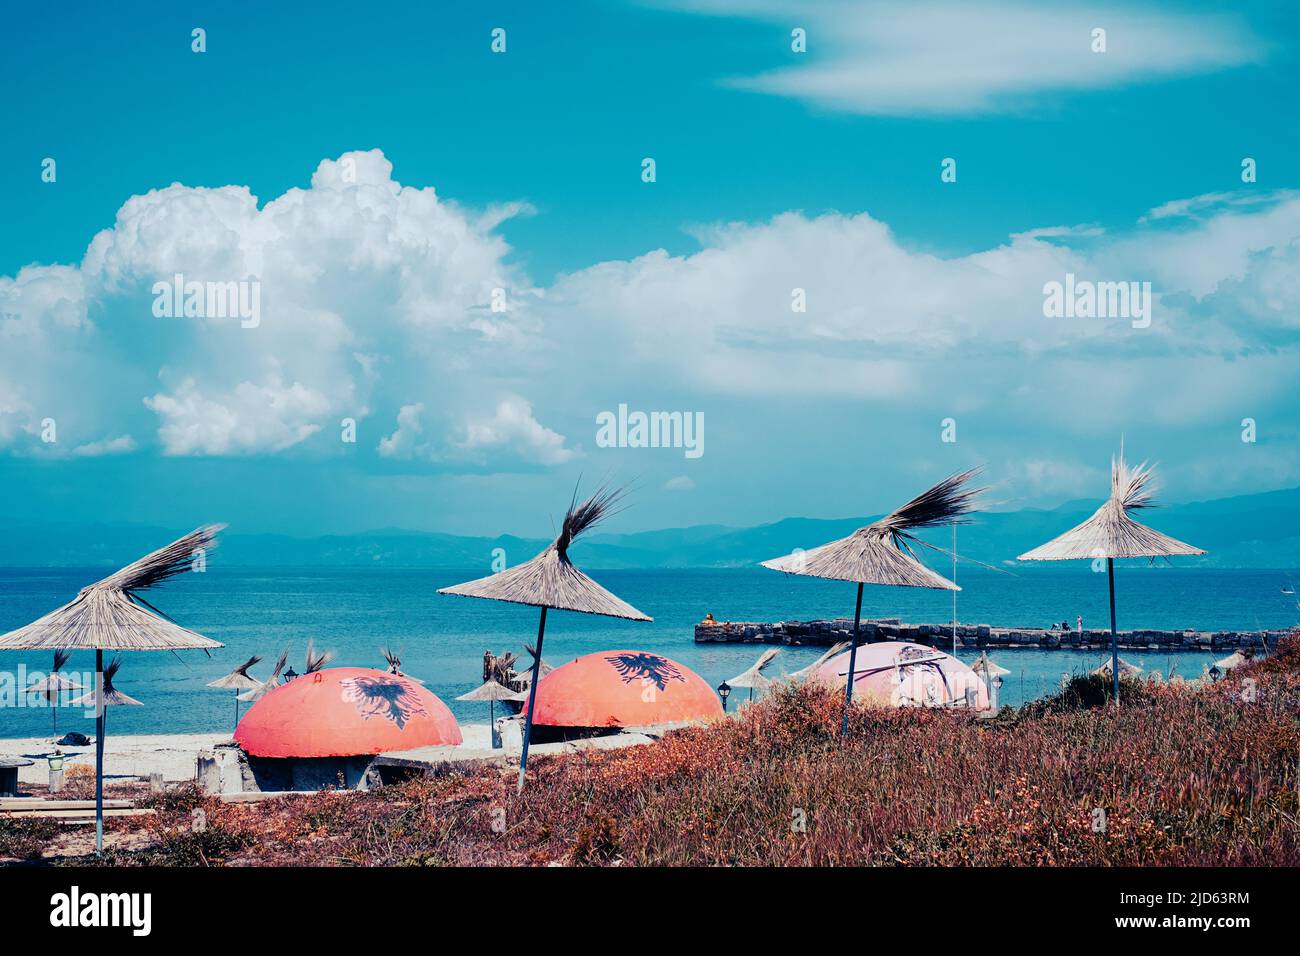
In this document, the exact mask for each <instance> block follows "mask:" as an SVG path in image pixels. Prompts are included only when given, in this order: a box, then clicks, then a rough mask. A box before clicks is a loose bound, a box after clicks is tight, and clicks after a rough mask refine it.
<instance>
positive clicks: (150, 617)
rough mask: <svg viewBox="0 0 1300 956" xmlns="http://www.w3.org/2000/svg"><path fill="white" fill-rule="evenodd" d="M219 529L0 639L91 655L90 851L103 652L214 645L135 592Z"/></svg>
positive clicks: (98, 779)
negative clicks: (92, 776) (92, 779)
mask: <svg viewBox="0 0 1300 956" xmlns="http://www.w3.org/2000/svg"><path fill="white" fill-rule="evenodd" d="M220 530H221V527H220V526H219V525H212V526H209V527H206V528H199V529H198V530H197V531H193V532H191V533H190V534H187V535H186V536H185V537H183V538H180V539H178V540H176V541H173V542H172V543H171V544H169V545H167V547H165V548H162V549H160V550H158V551H155V552H153V553H152V554H149V555H146V556H145V557H143V558H141V559H140V560H139V561H136V562H135V563H134V564H130V565H127V566H126V567H125V568H123V569H122V570H120V571H118V572H116V573H115V574H111V575H109V576H108V577H106V578H104V579H103V580H102V581H96V582H95V583H94V584H91V585H89V586H88V587H84V588H82V589H81V593H79V594H78V595H77V596H76V598H74V599H73V600H72V601H70V602H69V603H67V604H65V605H63V607H61V608H59V609H57V610H55V611H51V612H50V613H49V614H47V615H45V616H44V617H42V618H39V619H38V620H36V621H33V622H32V623H31V624H28V625H27V626H26V627H20V628H19V629H18V630H16V631H10V632H9V633H8V634H5V635H2V636H0V650H69V651H79V650H93V651H94V652H95V672H96V679H95V694H96V704H95V849H96V850H103V848H104V703H105V700H104V651H106V650H109V651H177V650H205V651H206V650H209V649H211V648H215V647H221V644H220V643H218V642H217V641H214V640H211V639H210V638H206V637H204V636H203V635H201V634H195V633H194V632H193V631H190V630H186V629H185V628H183V627H181V626H180V625H179V624H176V623H175V622H174V621H172V620H171V619H169V618H168V617H167V616H166V615H164V614H163V613H162V612H161V611H159V610H158V609H157V608H155V607H154V606H153V605H152V604H150V603H149V602H148V601H146V600H145V599H144V598H143V597H142V596H141V594H140V592H141V591H145V590H148V589H149V588H152V587H156V586H157V585H159V584H161V583H162V582H164V581H166V580H167V579H168V578H172V577H175V576H176V575H178V574H182V573H183V572H185V571H188V570H190V569H191V567H193V563H194V560H195V557H196V555H197V554H199V553H201V552H206V551H208V550H210V549H211V548H213V547H215V546H216V543H217V532H218V531H220Z"/></svg>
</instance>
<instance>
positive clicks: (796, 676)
mask: <svg viewBox="0 0 1300 956" xmlns="http://www.w3.org/2000/svg"><path fill="white" fill-rule="evenodd" d="M848 649H849V642H848V641H840V642H839V643H838V644H834V645H832V646H831V647H830V648H828V649H827V651H826V653H825V654H823V655H822V656H821V657H819V658H817V660H815V661H813V662H812V663H811V664H809V665H808V666H807V667H801V668H799V669H798V670H797V671H795V672H794V673H793V674H789V675H787V679H788V680H793V681H803V680H807V679H808V678H809V677H811V676H812V675H813V674H815V673H816V672H817V668H819V667H821V666H822V665H823V664H825V663H826V662H827V661H828V660H830V659H831V658H832V657H835V656H837V655H839V654H843V653H844V652H845V651H847V650H848Z"/></svg>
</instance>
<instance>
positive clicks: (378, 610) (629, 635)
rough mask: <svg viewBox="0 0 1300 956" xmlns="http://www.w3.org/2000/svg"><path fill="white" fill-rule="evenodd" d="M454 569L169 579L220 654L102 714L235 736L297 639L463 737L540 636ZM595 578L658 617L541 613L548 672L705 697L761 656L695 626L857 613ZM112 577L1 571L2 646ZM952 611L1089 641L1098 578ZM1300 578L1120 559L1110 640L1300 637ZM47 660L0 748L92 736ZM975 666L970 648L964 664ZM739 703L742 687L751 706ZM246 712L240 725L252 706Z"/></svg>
mask: <svg viewBox="0 0 1300 956" xmlns="http://www.w3.org/2000/svg"><path fill="white" fill-rule="evenodd" d="M486 571H487V569H467V570H464V571H447V570H420V569H391V568H375V567H363V568H323V567H311V568H273V569H268V568H247V567H243V568H241V567H223V566H221V565H220V564H219V563H217V562H212V563H211V564H210V565H209V566H208V568H207V570H206V571H205V572H203V573H191V574H185V575H182V576H181V577H179V578H176V579H174V580H172V581H170V582H168V583H167V584H166V585H164V586H163V587H161V588H158V589H156V590H154V591H152V592H150V593H149V595H148V597H149V600H150V602H151V603H152V604H154V605H155V606H156V607H158V608H159V609H160V610H162V611H164V612H165V613H166V614H168V615H169V616H170V617H171V618H173V619H174V620H175V621H177V622H178V623H180V624H182V625H184V626H185V627H188V628H190V629H191V630H195V631H197V632H199V633H200V634H204V635H207V636H209V637H211V638H213V639H215V640H218V641H220V642H222V643H223V644H224V645H225V646H224V647H223V648H221V649H220V650H216V651H213V652H212V653H211V656H208V655H205V654H204V653H203V652H202V651H186V652H182V653H179V654H173V653H170V652H132V653H127V654H125V655H123V660H122V667H121V670H120V671H119V673H118V676H117V680H116V686H117V687H118V688H119V689H121V690H122V691H124V692H126V693H127V694H130V695H131V696H132V697H135V698H137V699H138V700H139V701H141V703H142V704H143V706H139V707H135V706H120V707H114V708H112V709H111V710H110V711H109V714H108V721H109V732H110V733H114V734H155V733H208V732H222V731H226V730H231V729H233V727H234V724H235V719H236V702H235V697H234V693H233V692H232V691H226V690H216V689H212V688H209V687H207V686H205V685H206V684H207V683H208V682H209V681H211V680H214V679H215V678H218V677H221V676H222V675H223V674H225V673H227V672H228V671H230V670H231V669H232V668H233V667H235V666H236V665H238V664H240V663H242V662H243V661H244V660H246V659H247V658H248V657H250V656H252V655H254V654H257V655H261V656H262V658H263V660H262V662H261V663H259V664H257V665H255V666H254V667H253V668H252V673H253V675H254V676H256V677H259V678H260V677H265V676H266V675H267V674H268V673H269V671H270V668H271V666H272V662H273V661H274V659H275V657H276V655H277V654H278V653H279V652H280V651H281V650H282V649H288V650H289V652H290V656H289V663H290V665H291V666H292V667H293V668H294V669H295V670H297V671H302V670H303V668H304V662H303V659H304V656H305V653H306V648H307V642H308V640H311V641H313V642H314V644H315V646H316V648H317V649H318V650H328V651H332V652H333V653H334V655H335V656H334V661H333V663H334V664H336V665H347V666H358V667H383V666H384V659H383V657H382V655H381V649H382V648H385V647H387V648H391V649H392V650H394V651H396V652H397V653H398V655H399V656H400V657H401V660H402V670H403V671H404V672H405V673H407V674H410V675H412V676H414V677H418V678H421V679H422V680H424V681H425V683H426V686H427V687H428V688H429V689H431V690H432V691H433V692H434V693H435V694H437V695H438V696H439V697H440V698H441V699H442V700H443V701H444V702H446V703H447V705H448V706H449V707H451V709H452V711H453V712H454V713H455V715H456V717H457V719H458V720H460V721H462V722H464V723H486V722H487V719H488V705H487V704H484V703H462V702H460V701H457V700H456V699H455V698H456V697H457V696H458V695H460V694H463V693H465V692H467V691H469V690H472V689H473V688H475V687H477V686H478V685H479V684H481V683H482V680H483V675H482V668H483V652H484V651H486V650H491V651H493V652H495V653H497V654H501V653H504V652H507V651H513V652H514V653H516V654H518V655H519V656H520V657H521V658H523V659H524V660H525V661H526V660H528V657H527V654H526V653H525V651H524V648H523V645H524V643H525V642H529V643H531V642H533V641H535V640H536V637H537V618H538V612H537V609H535V608H530V607H524V606H519V605H510V604H500V603H497V602H494V601H484V600H476V599H471V598H463V597H453V596H449V595H441V594H438V593H436V592H437V589H438V588H440V587H444V586H446V585H449V584H455V583H459V582H461V581H465V580H468V579H470V578H474V577H479V576H482V574H484V573H486ZM590 573H591V575H592V577H594V578H595V579H596V580H597V581H599V582H600V583H601V584H602V585H604V586H605V587H607V588H609V589H610V590H611V591H613V592H614V593H616V594H618V595H619V596H620V597H622V598H624V599H625V600H627V601H628V602H630V603H631V604H633V605H634V606H636V607H638V608H640V609H641V610H642V611H644V612H645V613H646V614H649V615H650V616H652V617H653V618H654V621H653V622H652V623H644V622H634V621H621V620H615V619H612V618H604V617H594V616H591V615H586V614H573V613H566V612H558V611H552V612H550V613H549V614H548V617H547V626H546V639H545V645H544V649H543V657H544V658H545V659H546V661H547V662H548V663H550V664H552V665H555V666H558V665H560V664H563V663H565V662H566V661H569V660H572V659H573V658H575V657H578V656H580V655H583V654H588V653H592V652H595V651H604V650H624V649H636V650H648V651H653V652H655V653H658V654H662V655H664V656H666V657H669V658H671V659H673V660H675V661H677V662H679V663H681V664H685V665H686V666H687V667H690V668H691V669H693V670H695V671H696V672H697V673H699V674H700V675H701V676H702V677H703V678H704V679H705V680H706V681H708V682H709V683H710V685H712V686H717V685H718V684H719V683H720V682H722V681H723V680H725V679H727V678H729V677H733V676H735V675H736V674H739V673H740V672H741V671H743V670H745V669H746V668H747V667H749V666H750V665H751V664H752V663H753V662H754V660H755V658H756V657H757V656H758V655H759V654H760V653H761V652H762V650H763V649H764V648H763V647H761V646H758V645H739V644H696V643H695V641H694V627H695V624H696V623H697V622H698V621H700V620H701V619H702V618H703V617H704V615H705V614H706V613H712V614H713V616H714V617H715V618H716V619H717V620H719V621H782V620H811V619H821V618H833V617H852V614H853V603H854V597H855V591H856V588H855V586H854V585H852V584H847V583H840V582H832V581H821V580H817V579H813V578H805V577H793V576H787V575H783V574H780V573H776V572H772V571H767V570H764V569H759V568H755V569H734V570H715V569H709V570H653V571H644V570H618V571H604V572H602V571H592V572H590ZM104 574H105V570H104V569H102V568H93V569H85V568H82V569H78V568H0V633H3V632H6V631H9V630H11V629H13V628H16V627H20V626H22V625H24V624H27V623H29V622H30V621H32V620H35V619H36V618H38V617H40V616H41V615H43V614H46V613H48V612H49V611H51V610H53V609H54V608H56V607H58V606H60V605H61V604H64V603H66V602H67V601H70V600H72V599H73V598H74V597H75V596H76V594H77V592H78V591H79V590H80V589H81V588H82V587H84V586H85V585H86V584H89V583H91V582H93V581H95V580H97V579H99V578H101V577H103V576H104ZM958 574H959V576H958V583H960V584H961V586H962V588H963V589H962V591H961V592H960V593H959V594H958V595H957V614H958V618H959V619H960V620H961V621H962V622H963V623H970V624H992V625H998V626H1021V627H1049V626H1051V625H1052V624H1053V623H1054V622H1060V621H1069V622H1071V624H1073V623H1074V621H1075V619H1076V617H1078V616H1080V615H1081V616H1082V617H1083V621H1084V626H1085V627H1091V628H1104V627H1106V626H1108V624H1109V607H1108V603H1107V589H1106V575H1105V574H1104V573H1100V574H1099V573H1095V572H1093V571H1092V570H1091V566H1090V564H1089V563H1088V562H1072V563H1068V564H1060V565H1051V566H1034V567H1028V568H1019V569H1017V570H1016V572H1015V573H1014V574H1011V573H998V572H993V571H990V570H984V569H977V568H972V569H970V570H965V569H959V572H958ZM1298 580H1300V571H1297V570H1295V569H1290V570H1277V571H1267V570H1219V569H1184V568H1177V567H1167V566H1156V567H1152V566H1149V565H1147V564H1146V563H1145V562H1133V563H1131V564H1130V563H1128V562H1120V563H1117V567H1116V592H1117V597H1116V603H1117V608H1118V622H1119V627H1120V629H1121V630H1124V629H1128V628H1168V629H1172V628H1195V629H1199V630H1256V629H1264V628H1286V627H1293V626H1296V625H1297V624H1300V606H1298V605H1297V603H1296V595H1294V594H1288V593H1285V592H1286V591H1287V590H1288V589H1292V588H1293V582H1296V581H1298ZM952 614H953V606H952V595H951V593H950V592H943V591H929V590H922V589H916V588H890V587H868V588H867V589H866V592H865V595H864V599H863V617H864V618H869V617H876V618H887V617H888V618H900V619H902V620H904V621H907V622H913V623H942V622H948V621H951V620H952ZM821 652H822V649H820V648H814V647H782V648H781V649H780V654H779V655H778V657H777V658H776V660H775V661H774V662H773V663H772V664H771V665H770V666H769V668H768V670H767V671H766V673H768V674H769V675H772V676H780V675H781V674H782V673H784V672H792V671H795V670H798V669H799V668H801V667H803V666H804V665H806V664H808V663H810V662H811V661H812V660H814V659H815V658H816V657H817V656H818V655H819V654H820V653H821ZM1225 653H1226V652H1224V651H1219V652H1218V653H1213V654H1212V653H1202V652H1186V651H1184V652H1175V653H1163V652H1153V651H1152V652H1141V651H1125V652H1124V657H1125V659H1127V660H1130V661H1132V662H1133V663H1136V664H1138V665H1139V666H1140V667H1142V668H1144V670H1145V671H1146V672H1147V673H1151V672H1154V671H1159V672H1160V673H1161V674H1163V675H1166V676H1167V675H1169V674H1170V673H1172V674H1176V675H1181V676H1183V677H1187V678H1192V677H1198V676H1200V675H1201V674H1202V673H1203V672H1204V668H1205V667H1206V666H1207V665H1208V664H1209V663H1211V662H1212V661H1213V660H1214V659H1216V658H1217V657H1221V656H1223V655H1224V654H1225ZM51 656H52V655H51V654H50V653H48V652H42V653H27V652H9V651H6V652H2V653H0V737H36V736H44V735H48V734H50V733H51V727H52V722H53V720H54V718H55V717H56V716H57V719H58V727H59V733H63V732H65V731H67V730H80V731H81V732H83V733H86V734H87V735H89V734H90V733H92V731H93V711H92V710H83V709H82V708H70V709H69V708H60V709H59V713H58V714H57V715H55V714H54V713H53V712H52V710H51V708H50V707H48V706H42V702H41V701H40V700H39V699H37V698H25V697H23V695H21V694H18V693H16V692H15V690H16V688H18V687H21V686H25V685H26V683H29V682H30V680H31V677H32V676H33V675H36V676H43V675H44V674H45V673H46V672H47V671H48V669H49V667H50V663H51V660H50V658H51ZM958 656H959V657H960V658H962V659H963V660H967V661H970V660H972V659H973V658H974V657H975V653H974V652H972V651H965V650H962V651H959V652H958ZM993 656H994V660H995V661H997V663H999V664H1001V665H1002V666H1003V667H1005V668H1007V669H1008V670H1010V671H1011V674H1010V675H1009V676H1008V677H1006V678H1005V679H1004V680H1005V684H1004V686H1003V688H1002V691H1001V702H1002V703H1004V704H1012V705H1018V704H1020V703H1023V702H1025V701H1027V700H1031V699H1034V698H1036V697H1040V696H1042V695H1044V694H1047V693H1050V692H1052V691H1053V690H1055V689H1056V688H1057V687H1059V685H1060V682H1061V677H1062V675H1063V674H1073V673H1080V672H1084V671H1087V670H1090V669H1092V668H1094V667H1096V666H1097V665H1098V664H1100V663H1101V662H1102V660H1103V656H1102V655H1101V654H1100V653H1099V652H1095V651H1093V652H1084V651H1070V650H1039V649H1017V650H1000V651H997V652H995V653H994V655H993ZM93 671H94V655H93V653H90V652H82V653H77V654H74V655H73V659H72V660H71V662H70V663H69V664H68V665H67V666H66V667H65V672H66V673H68V674H69V675H70V676H73V677H74V679H81V680H83V681H84V682H87V683H89V681H90V679H91V678H93ZM747 696H748V692H747V691H741V690H738V691H735V692H734V694H733V696H732V702H733V704H734V703H735V702H736V701H737V698H742V700H743V699H747ZM247 707H248V705H247V704H244V705H242V706H241V708H240V711H241V712H242V710H244V709H246V708H247Z"/></svg>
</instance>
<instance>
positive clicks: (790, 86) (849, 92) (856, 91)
mask: <svg viewBox="0 0 1300 956" xmlns="http://www.w3.org/2000/svg"><path fill="white" fill-rule="evenodd" d="M667 5H668V6H673V7H677V8H681V9H687V10H692V11H695V12H698V13H704V14H709V15H720V16H732V17H743V18H746V19H752V20H762V21H767V22H771V23H774V24H778V25H780V26H781V27H782V28H783V29H784V30H787V31H788V30H789V29H790V28H791V27H793V26H795V25H799V26H802V27H804V28H805V29H806V30H807V34H808V52H807V53H806V54H799V55H796V54H790V55H789V57H788V58H789V59H791V60H794V61H796V63H795V65H791V66H783V67H780V68H777V69H774V70H770V71H767V72H764V73H761V74H758V75H755V76H746V77H738V78H733V79H731V80H729V81H728V82H729V84H730V85H733V86H735V87H738V88H740V89H747V90H753V91H756V92H761V93H770V94H776V95H779V96H790V97H796V98H798V99H801V100H805V101H807V102H809V103H813V104H815V105H817V106H820V107H824V108H829V109H835V110H844V111H849V112H854V113H866V114H877V115H894V116H906V115H913V114H917V113H931V114H970V113H983V112H989V111H1003V110H1019V109H1024V108H1025V107H1027V106H1033V105H1035V103H1036V101H1037V99H1038V98H1039V97H1040V96H1042V95H1043V94H1054V93H1059V92H1068V91H1079V90H1096V89H1104V88H1108V87H1116V86H1122V85H1127V84H1131V83H1137V82H1146V81H1152V80H1161V79H1167V78H1171V77H1178V76H1188V75H1194V74H1198V73H1206V72H1211V71H1215V70H1221V69H1225V68H1228V67H1234V66H1239V65H1242V64H1245V63H1252V62H1256V61H1258V60H1260V59H1262V58H1263V57H1264V55H1265V53H1266V48H1265V44H1264V43H1263V42H1262V41H1261V40H1260V39H1259V38H1257V37H1256V36H1254V35H1252V33H1251V32H1250V31H1249V30H1248V29H1247V28H1246V27H1245V26H1244V25H1242V24H1241V23H1240V22H1239V21H1238V20H1236V19H1235V18H1232V17H1227V16H1213V15H1207V14H1200V13H1178V12H1172V11H1167V10H1156V9H1154V8H1149V9H1145V10H1143V9H1133V8H1129V7H1124V6H1119V5H1114V4H1112V5H1109V6H1097V5H1095V4H1083V3H1078V2H1065V3H1052V4H1044V3H1038V2H1030V0H996V2H993V3H981V4H970V3H961V2H957V0H905V2H904V0H890V2H874V0H873V2H844V0H812V2H809V0H676V2H669V3H668V4H667ZM1098 27H1100V28H1103V29H1105V30H1106V39H1107V45H1106V46H1107V48H1106V52H1105V53H1094V52H1092V49H1091V42H1092V30H1093V29H1094V28H1098Z"/></svg>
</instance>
